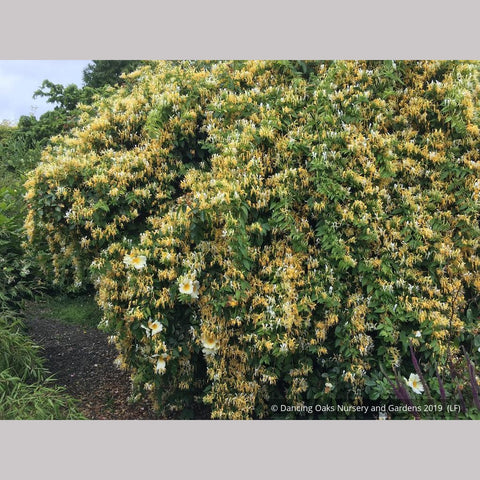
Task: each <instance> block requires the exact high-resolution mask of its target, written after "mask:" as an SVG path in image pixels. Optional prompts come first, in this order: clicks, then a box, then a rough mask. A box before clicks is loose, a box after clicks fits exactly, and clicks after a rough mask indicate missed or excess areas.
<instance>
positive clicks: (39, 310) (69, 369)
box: [25, 304, 158, 420]
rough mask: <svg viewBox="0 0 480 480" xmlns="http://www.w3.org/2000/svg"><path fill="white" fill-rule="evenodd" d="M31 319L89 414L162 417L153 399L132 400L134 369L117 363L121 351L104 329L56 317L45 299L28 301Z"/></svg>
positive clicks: (53, 364)
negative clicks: (118, 365)
mask: <svg viewBox="0 0 480 480" xmlns="http://www.w3.org/2000/svg"><path fill="white" fill-rule="evenodd" d="M25 324H26V326H27V329H28V334H29V336H30V337H31V338H32V340H33V341H34V342H35V343H36V344H37V345H40V347H42V349H43V351H42V352H41V355H42V357H43V358H45V360H46V362H45V366H46V367H47V368H48V370H49V371H50V372H51V373H52V374H53V376H54V379H55V383H56V384H57V385H60V386H63V387H65V389H66V391H67V393H68V394H69V395H70V396H72V397H74V398H75V399H77V400H78V402H79V403H78V409H79V410H80V411H81V412H82V414H83V415H84V416H85V417H86V418H87V419H89V420H154V419H158V416H156V414H155V412H154V411H153V408H152V406H151V405H150V404H149V403H148V402H147V401H145V400H142V401H139V402H137V403H131V402H129V397H130V395H131V382H130V378H129V375H128V373H126V372H124V371H121V370H119V369H118V368H117V367H116V366H115V365H114V363H113V362H114V360H115V358H116V356H117V352H116V350H115V347H114V346H113V345H111V344H109V343H108V340H107V335H106V334H105V333H104V332H101V331H100V330H97V329H96V328H86V327H83V326H79V325H71V324H65V323H63V322H61V321H59V320H56V319H54V318H51V314H49V311H48V310H47V309H45V307H43V306H42V304H31V305H28V306H27V308H26V310H25Z"/></svg>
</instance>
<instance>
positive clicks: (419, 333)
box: [415, 330, 422, 338]
mask: <svg viewBox="0 0 480 480" xmlns="http://www.w3.org/2000/svg"><path fill="white" fill-rule="evenodd" d="M415 336H416V337H417V338H419V337H421V336H422V332H421V331H420V330H417V331H416V332H415Z"/></svg>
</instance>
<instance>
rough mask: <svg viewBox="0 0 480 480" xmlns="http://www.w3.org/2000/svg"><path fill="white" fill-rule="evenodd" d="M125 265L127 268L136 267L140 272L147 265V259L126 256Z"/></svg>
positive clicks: (142, 256)
mask: <svg viewBox="0 0 480 480" xmlns="http://www.w3.org/2000/svg"><path fill="white" fill-rule="evenodd" d="M123 263H124V264H125V265H126V266H127V267H135V268H136V269H137V270H140V269H142V268H143V267H145V265H146V264H147V257H145V255H125V256H124V257H123Z"/></svg>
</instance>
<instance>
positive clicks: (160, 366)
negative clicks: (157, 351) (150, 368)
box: [155, 358, 167, 375]
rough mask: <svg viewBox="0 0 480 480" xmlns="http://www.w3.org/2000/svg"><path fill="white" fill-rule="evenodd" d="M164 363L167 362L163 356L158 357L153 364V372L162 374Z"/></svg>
mask: <svg viewBox="0 0 480 480" xmlns="http://www.w3.org/2000/svg"><path fill="white" fill-rule="evenodd" d="M166 365H167V362H165V360H164V359H163V358H159V359H158V360H157V364H156V365H155V373H159V374H160V375H163V374H164V373H165V371H166V368H165V367H166Z"/></svg>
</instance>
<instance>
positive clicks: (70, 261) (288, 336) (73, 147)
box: [26, 61, 480, 419]
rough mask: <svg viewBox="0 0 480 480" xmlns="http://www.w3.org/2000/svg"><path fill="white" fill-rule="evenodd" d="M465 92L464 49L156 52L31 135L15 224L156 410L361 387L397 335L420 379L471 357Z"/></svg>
mask: <svg viewBox="0 0 480 480" xmlns="http://www.w3.org/2000/svg"><path fill="white" fill-rule="evenodd" d="M479 93H480V83H479V65H478V64H477V63H475V62H441V61H418V62H417V61H412V62H396V63H395V62H384V61H378V62H375V61H369V62H360V61H355V62H344V61H334V62H320V61H315V62H283V61H282V62H280V61H244V62H227V61H225V62H176V63H173V62H158V64H156V65H155V66H151V67H145V68H142V69H140V70H138V71H136V72H134V73H132V74H130V75H129V76H128V77H127V81H126V83H125V84H124V85H123V86H122V87H121V88H118V89H117V90H116V91H115V92H114V93H113V94H111V95H109V96H108V98H104V99H99V100H98V101H97V103H95V104H94V105H93V106H89V107H84V111H83V114H82V118H81V123H80V125H79V127H78V128H77V129H76V130H75V131H74V132H73V134H72V135H70V136H68V137H58V138H57V139H56V140H55V141H54V142H53V143H52V145H51V146H50V147H48V148H47V149H46V150H45V151H44V153H43V157H42V163H41V164H40V165H39V166H38V168H37V169H36V170H35V171H34V172H32V173H31V175H30V177H29V180H28V182H27V188H28V191H27V194H26V201H27V203H28V208H29V213H28V217H27V220H26V228H27V231H28V236H29V242H30V244H31V246H32V247H33V248H35V249H36V251H37V254H38V257H39V259H40V261H41V262H42V265H43V267H44V271H45V275H46V276H47V277H48V278H51V279H52V281H53V282H54V283H56V284H59V285H61V286H64V287H68V288H72V289H75V288H77V289H78V288H82V287H83V286H85V285H87V284H90V283H92V284H93V285H95V287H96V289H97V299H98V302H99V305H100V306H101V308H102V309H103V312H104V318H103V321H102V324H101V326H102V328H104V329H105V330H106V331H108V332H109V333H110V335H111V338H112V341H114V342H115V344H116V346H117V348H118V351H119V357H118V363H119V365H121V366H122V367H123V368H128V369H129V370H130V371H131V372H132V379H133V384H134V387H135V392H136V393H137V394H139V395H147V396H150V397H151V398H152V399H153V400H154V401H155V403H156V405H157V407H158V409H159V410H160V411H161V412H164V413H165V414H169V415H175V414H176V413H175V412H182V411H183V412H185V411H188V410H189V409H194V410H195V409H196V408H200V406H202V405H206V406H207V407H208V408H209V409H210V410H209V411H210V415H211V417H212V418H228V419H243V418H269V417H270V416H271V415H272V412H271V408H270V407H271V405H272V404H280V403H283V404H287V405H297V406H301V405H307V404H325V405H328V404H330V405H332V404H338V403H342V404H345V403H348V404H362V403H363V404H365V403H367V404H368V403H372V402H373V403H374V402H375V401H378V399H379V398H386V397H387V396H388V395H390V394H391V390H389V385H388V383H387V382H385V381H384V380H383V379H382V373H381V370H380V369H382V371H384V372H385V371H386V372H393V371H397V372H400V373H401V374H403V375H405V376H408V373H410V372H412V371H413V367H412V362H411V358H410V351H409V347H410V345H412V346H413V347H414V349H415V351H416V354H417V356H418V358H419V359H420V362H421V364H422V368H424V369H425V372H426V373H425V377H426V379H427V381H430V379H431V389H433V390H434V389H435V388H437V390H438V381H437V380H436V377H435V375H434V371H435V370H434V369H435V368H438V369H439V372H440V373H441V372H442V371H444V369H445V368H446V365H447V361H448V362H452V361H453V362H455V361H456V360H458V359H459V358H460V353H461V352H460V349H461V348H462V347H463V348H466V350H467V351H468V352H470V354H471V358H472V359H473V360H476V361H478V360H479V353H478V350H477V346H478V343H479V333H480V332H479V318H478V316H479V309H478V304H477V302H478V298H479V297H478V295H479V290H480V273H479V266H480V258H479V256H478V255H479V239H480V232H479V208H480V198H479V195H480V161H479V160H480V159H479V146H480V142H479ZM435 382H437V383H435Z"/></svg>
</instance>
